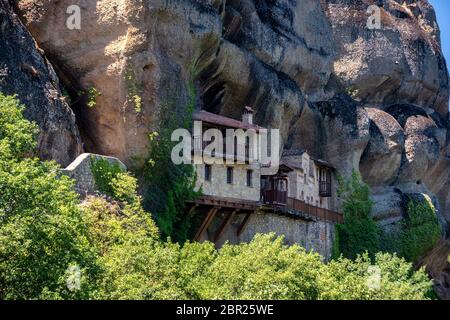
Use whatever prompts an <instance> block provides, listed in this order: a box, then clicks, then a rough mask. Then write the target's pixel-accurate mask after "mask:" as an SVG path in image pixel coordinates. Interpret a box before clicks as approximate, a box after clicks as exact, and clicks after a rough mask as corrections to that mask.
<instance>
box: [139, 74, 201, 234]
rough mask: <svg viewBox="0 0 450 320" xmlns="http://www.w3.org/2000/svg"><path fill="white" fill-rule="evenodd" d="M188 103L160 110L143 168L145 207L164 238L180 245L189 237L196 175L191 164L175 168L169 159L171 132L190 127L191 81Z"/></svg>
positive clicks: (164, 106)
mask: <svg viewBox="0 0 450 320" xmlns="http://www.w3.org/2000/svg"><path fill="white" fill-rule="evenodd" d="M188 89H189V90H188V91H189V97H188V100H187V104H186V105H183V104H182V103H180V102H179V101H173V102H171V103H168V104H166V105H163V106H162V107H161V112H160V114H159V124H158V127H159V128H160V132H158V133H153V134H151V135H150V137H149V139H150V150H151V157H150V159H149V160H148V161H147V163H146V165H145V167H144V177H143V179H144V181H145V186H146V192H145V196H144V199H145V202H144V205H145V208H146V209H147V210H148V211H151V212H154V213H155V218H156V222H157V224H158V227H159V229H160V230H161V235H162V237H163V238H164V239H167V238H168V237H171V238H172V240H174V241H176V242H180V243H183V242H184V241H186V240H187V239H188V238H189V230H190V226H191V223H192V221H191V219H192V217H191V216H187V215H186V214H185V206H186V201H189V200H193V199H194V198H196V197H198V196H199V194H200V193H199V192H197V191H195V190H194V187H195V172H194V168H193V166H192V165H190V164H184V165H175V164H174V163H173V162H172V160H171V152H172V148H173V147H174V146H175V145H176V142H172V141H171V135H172V132H173V131H174V130H175V129H178V128H189V126H190V125H191V120H192V113H193V110H194V107H195V101H196V92H195V87H194V85H193V83H192V82H190V83H189V84H188Z"/></svg>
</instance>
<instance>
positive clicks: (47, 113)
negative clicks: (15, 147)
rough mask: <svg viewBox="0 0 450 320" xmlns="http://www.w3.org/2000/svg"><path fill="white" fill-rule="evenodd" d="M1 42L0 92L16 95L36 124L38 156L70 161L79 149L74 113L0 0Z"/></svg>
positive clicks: (38, 52) (48, 68)
mask: <svg viewBox="0 0 450 320" xmlns="http://www.w3.org/2000/svg"><path fill="white" fill-rule="evenodd" d="M0 44H1V45H0V92H2V93H4V94H17V95H18V98H19V99H20V101H21V102H22V103H23V104H24V105H26V107H27V108H26V109H25V116H26V117H27V118H28V119H30V120H33V121H35V122H36V123H37V124H38V125H39V128H40V134H39V140H38V143H39V151H40V156H41V157H42V158H44V159H54V160H56V161H58V162H59V163H60V164H62V165H67V164H69V163H70V162H71V161H72V160H73V158H74V157H76V156H77V155H78V154H80V153H81V150H82V143H81V137H80V134H79V132H78V128H77V126H76V124H75V116H74V114H73V112H72V110H71V109H70V108H69V106H68V104H67V102H66V101H65V99H64V97H63V96H62V94H61V91H60V85H59V80H58V77H57V75H56V73H55V71H54V69H53V67H52V65H51V64H50V63H49V61H48V60H47V59H46V57H45V56H44V55H43V52H42V50H40V49H39V48H38V47H37V45H36V43H35V41H34V39H33V37H32V36H31V35H30V33H29V32H28V31H27V30H26V28H25V27H24V25H23V24H22V22H21V21H20V19H19V18H18V16H17V15H15V14H14V13H13V11H12V8H11V6H10V5H9V3H8V1H6V0H1V1H0Z"/></svg>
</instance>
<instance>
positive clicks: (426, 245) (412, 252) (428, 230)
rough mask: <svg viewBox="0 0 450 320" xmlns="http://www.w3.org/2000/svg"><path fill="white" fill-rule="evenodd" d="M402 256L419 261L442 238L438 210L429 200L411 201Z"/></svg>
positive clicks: (403, 226)
mask: <svg viewBox="0 0 450 320" xmlns="http://www.w3.org/2000/svg"><path fill="white" fill-rule="evenodd" d="M402 231H403V232H402V234H401V241H400V245H401V250H400V254H401V255H402V256H403V257H405V258H406V259H407V260H409V261H417V260H418V259H419V258H420V257H421V256H422V255H423V254H425V253H426V252H427V251H428V250H430V249H432V248H433V247H434V246H435V245H436V243H437V242H438V241H439V239H440V238H441V227H440V226H439V222H438V219H437V216H436V210H435V208H434V206H433V204H432V202H431V200H430V199H429V198H427V199H426V200H425V201H423V202H421V203H420V202H417V201H414V200H411V201H410V202H409V204H408V218H407V219H404V221H403V225H402Z"/></svg>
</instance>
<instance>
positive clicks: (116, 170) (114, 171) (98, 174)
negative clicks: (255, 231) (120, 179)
mask: <svg viewBox="0 0 450 320" xmlns="http://www.w3.org/2000/svg"><path fill="white" fill-rule="evenodd" d="M91 171H92V175H93V176H94V182H95V187H96V188H97V190H98V191H100V192H101V193H103V194H105V195H108V196H114V188H113V186H112V184H111V183H112V182H113V180H114V179H115V178H116V177H117V176H118V175H119V174H120V173H122V172H123V170H122V168H121V167H120V166H119V164H117V163H111V162H109V161H108V160H107V159H104V158H95V157H92V158H91Z"/></svg>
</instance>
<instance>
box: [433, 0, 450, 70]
mask: <svg viewBox="0 0 450 320" xmlns="http://www.w3.org/2000/svg"><path fill="white" fill-rule="evenodd" d="M429 2H430V3H431V4H432V5H433V7H434V10H435V11H436V16H437V20H438V23H439V27H440V29H441V41H442V50H443V51H444V55H445V60H447V66H450V16H449V15H450V0H429Z"/></svg>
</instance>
